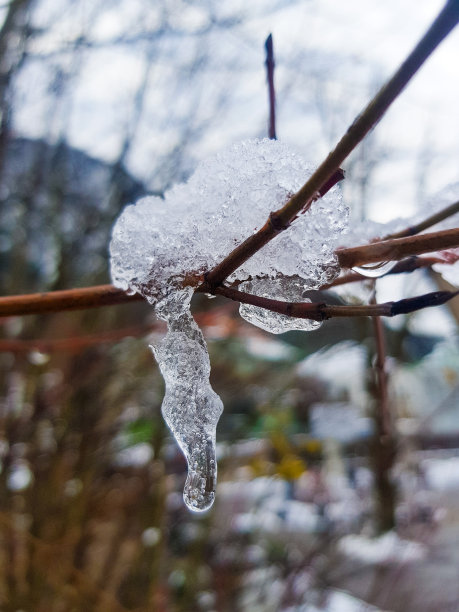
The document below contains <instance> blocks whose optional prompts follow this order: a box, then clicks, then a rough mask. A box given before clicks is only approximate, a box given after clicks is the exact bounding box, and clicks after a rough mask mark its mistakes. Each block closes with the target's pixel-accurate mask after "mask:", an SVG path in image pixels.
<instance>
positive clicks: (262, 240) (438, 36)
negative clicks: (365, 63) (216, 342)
mask: <svg viewBox="0 0 459 612" xmlns="http://www.w3.org/2000/svg"><path fill="white" fill-rule="evenodd" d="M458 21H459V0H449V1H448V2H447V3H446V5H445V6H444V8H443V9H442V10H441V11H440V13H439V15H438V16H437V18H436V19H435V21H434V22H433V23H432V25H431V26H430V28H429V29H428V31H427V32H426V34H425V35H424V36H423V37H422V39H421V40H420V42H419V43H418V44H417V45H416V47H415V48H414V50H413V51H412V52H411V53H410V55H409V56H408V57H407V59H406V60H405V61H404V62H403V64H402V65H401V66H400V68H399V69H398V70H397V71H396V73H395V74H394V75H393V77H392V78H391V79H390V80H389V81H388V82H387V83H386V84H385V85H384V86H383V87H382V89H380V91H379V92H378V93H377V94H376V96H375V97H374V98H373V100H371V102H370V103H369V104H368V106H367V107H366V108H365V109H364V111H363V112H362V113H361V114H360V115H359V116H358V117H357V118H356V119H355V121H354V123H353V124H352V125H351V126H350V127H349V129H348V130H347V132H346V133H345V134H344V136H343V137H342V138H341V140H340V141H339V142H338V144H337V145H336V147H335V149H334V150H333V151H332V152H331V153H330V154H329V155H328V157H327V158H326V159H325V161H324V162H322V164H321V165H320V166H319V167H318V168H317V170H316V171H315V172H314V173H313V174H312V176H311V177H310V178H309V180H308V181H307V182H306V183H305V185H303V187H302V188H301V189H300V190H299V191H298V192H297V193H296V194H295V195H294V196H292V198H290V200H289V201H288V202H287V203H286V204H285V205H284V206H283V207H282V208H280V209H279V210H277V211H275V212H273V213H271V215H270V216H269V218H268V220H267V221H266V223H265V224H264V225H263V227H262V228H261V229H260V230H259V231H258V232H256V233H255V234H252V235H251V236H249V237H248V238H247V239H246V240H245V241H244V242H242V243H241V244H240V245H238V246H237V247H236V248H235V249H234V250H233V251H232V252H231V253H230V254H229V255H228V256H227V257H226V258H225V259H224V260H223V261H222V262H220V264H218V265H217V266H216V267H215V268H214V269H213V270H211V271H210V272H208V273H207V275H206V278H205V282H204V286H205V290H206V291H211V290H212V289H213V288H215V287H217V286H218V285H220V284H221V283H222V282H223V281H224V280H225V279H226V278H227V277H228V276H229V275H230V274H231V273H232V272H234V271H235V270H237V268H239V267H240V266H241V265H242V264H243V263H244V262H245V261H247V259H249V257H251V256H252V255H254V253H256V252H257V251H259V250H260V249H261V248H262V247H263V246H264V245H265V244H267V243H268V242H269V241H270V240H272V239H273V238H275V237H276V236H277V235H278V234H279V233H280V232H282V231H283V230H285V229H287V227H288V226H289V224H290V223H291V221H292V219H294V217H295V216H296V215H297V214H298V213H299V212H300V211H301V210H307V209H308V207H309V206H310V205H311V203H312V202H313V200H314V198H315V197H316V194H317V193H318V192H319V191H320V190H321V189H322V187H323V185H324V184H325V183H326V182H327V181H328V180H329V179H330V177H331V176H332V175H333V173H334V172H336V170H337V169H338V168H339V166H340V165H341V164H342V163H343V161H344V160H345V159H346V158H347V157H348V155H349V154H350V153H351V152H352V151H353V150H354V149H355V148H356V146H357V145H358V144H359V143H360V142H361V141H362V140H363V138H364V137H365V136H366V134H368V132H369V131H370V130H371V129H372V128H373V127H374V126H375V125H376V124H377V123H378V121H379V120H380V119H381V117H382V116H383V115H384V113H385V112H386V111H387V109H388V108H389V106H390V105H391V104H392V102H393V101H394V100H395V99H396V98H397V97H398V95H399V94H400V93H401V91H402V90H403V89H404V87H405V86H406V85H407V83H408V82H409V81H410V80H411V78H412V77H413V76H414V74H415V73H416V72H417V71H418V69H419V68H420V67H421V66H422V64H423V63H424V62H425V61H426V59H427V58H428V57H429V55H430V54H431V53H432V52H433V51H434V50H435V49H436V47H437V46H438V45H439V44H440V42H441V41H442V40H443V39H444V38H445V37H446V36H447V35H448V34H449V32H451V30H452V29H453V28H454V27H455V26H456V25H457V23H458Z"/></svg>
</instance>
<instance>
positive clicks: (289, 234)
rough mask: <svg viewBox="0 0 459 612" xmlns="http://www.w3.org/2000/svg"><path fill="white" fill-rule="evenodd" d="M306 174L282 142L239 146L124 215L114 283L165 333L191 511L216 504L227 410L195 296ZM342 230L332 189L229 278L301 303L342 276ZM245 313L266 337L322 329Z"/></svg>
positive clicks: (161, 352) (168, 411) (170, 414)
mask: <svg viewBox="0 0 459 612" xmlns="http://www.w3.org/2000/svg"><path fill="white" fill-rule="evenodd" d="M313 170H314V168H313V167H312V166H310V165H309V164H307V163H306V162H304V161H303V160H302V159H301V158H300V157H299V156H298V155H297V154H295V153H293V152H291V151H290V150H289V149H288V148H287V147H286V146H285V145H283V144H281V143H279V142H277V141H270V140H262V141H258V140H253V141H247V142H242V143H240V144H236V145H234V146H232V147H231V148H230V149H229V150H227V151H225V152H223V153H221V154H220V155H217V156H216V157H214V158H213V159H210V160H208V161H206V162H203V163H202V164H201V165H200V166H199V167H198V169H197V170H196V172H195V173H194V174H193V176H192V177H191V178H190V180H189V181H188V182H187V183H186V184H182V185H178V186H176V187H174V188H173V189H171V190H170V191H168V192H167V193H166V194H165V196H164V199H161V198H157V197H147V198H142V199H141V200H139V201H138V202H137V203H136V204H135V205H131V206H127V207H126V208H125V210H124V211H123V213H122V214H121V216H120V217H119V219H118V221H117V222H116V224H115V227H114V229H113V235H112V241H111V244H110V254H111V273H112V279H113V282H114V284H115V285H116V286H117V287H120V288H122V289H124V290H126V291H129V292H133V293H134V292H138V293H141V294H142V295H143V296H145V297H146V298H147V299H148V300H149V301H150V303H152V304H154V305H155V310H156V314H157V316H159V317H160V318H162V319H164V320H165V321H166V322H167V325H168V332H167V334H166V336H165V337H164V338H163V339H162V340H161V341H160V342H158V343H157V344H155V346H153V347H152V348H153V352H154V354H155V357H156V359H157V361H158V364H159V367H160V369H161V373H162V375H163V377H164V380H165V383H166V394H165V397H164V401H163V405H162V411H163V415H164V417H165V419H166V422H167V424H168V426H169V427H170V429H171V430H172V432H173V433H174V435H175V437H176V438H177V441H178V443H179V445H180V447H181V449H182V450H183V452H184V454H185V456H186V459H187V462H188V478H187V481H186V485H185V490H184V499H185V502H186V504H187V506H188V507H189V508H191V509H192V510H195V511H202V510H206V509H207V508H209V507H210V506H211V505H212V502H213V500H214V496H215V484H216V474H217V467H216V461H215V429H216V425H217V421H218V418H219V416H220V414H221V412H222V408H223V406H222V403H221V400H220V398H219V397H218V396H217V394H216V393H215V392H214V391H213V390H212V388H211V387H210V384H209V372H210V364H209V357H208V353H207V347H206V345H205V342H204V338H203V336H202V334H201V331H200V330H199V328H198V326H197V325H196V323H195V321H194V319H193V317H192V316H191V313H190V301H191V297H192V293H193V287H195V286H196V285H198V284H199V282H200V281H201V279H202V276H203V274H204V273H205V272H206V271H208V270H210V269H211V268H212V267H214V266H215V265H216V264H218V263H219V262H220V261H221V260H222V259H223V258H224V257H225V256H227V255H228V254H229V253H230V252H231V251H232V250H233V249H234V247H235V246H236V245H238V244H240V243H241V242H242V241H243V240H244V239H245V238H247V236H249V235H250V234H251V233H252V232H255V231H256V230H257V229H259V228H260V227H261V226H262V225H263V224H264V223H265V221H266V219H267V218H268V215H269V213H270V212H272V211H275V210H277V209H279V208H280V207H281V206H283V205H284V204H285V203H286V202H287V200H288V199H289V197H290V196H291V195H292V194H293V193H295V192H296V191H298V189H300V187H301V186H302V185H303V184H304V182H305V181H306V180H307V178H308V177H309V176H310V175H311V174H312V172H313ZM346 223H347V208H346V207H345V206H344V204H343V202H342V199H341V195H340V192H339V189H338V188H337V187H333V188H332V189H331V190H330V191H329V192H328V194H326V196H324V197H323V198H320V199H319V200H317V201H316V202H314V204H313V205H312V207H311V209H310V210H309V211H307V212H306V213H304V214H300V215H299V216H298V218H297V219H296V220H295V221H294V223H293V224H292V227H290V228H289V229H288V231H286V232H283V233H282V234H280V235H279V236H278V237H276V238H275V239H274V240H273V241H271V242H270V243H269V244H268V245H266V246H265V247H264V248H263V249H262V250H261V251H259V252H258V253H256V254H255V255H254V256H253V257H251V258H250V259H249V260H248V261H247V262H245V263H244V264H243V265H242V266H241V267H240V268H239V269H238V270H236V271H235V272H234V273H233V274H232V275H231V277H230V279H229V280H230V281H236V280H239V281H246V283H245V284H244V285H243V288H245V289H246V290H253V291H254V292H255V293H259V294H260V295H265V296H267V297H272V298H276V299H281V300H285V301H292V300H293V301H305V300H304V298H303V293H304V291H305V290H307V289H314V288H317V287H319V286H320V285H321V284H323V283H326V282H329V281H330V280H332V279H333V278H334V277H335V276H336V275H337V274H338V271H339V270H338V265H337V260H336V257H335V255H334V249H335V247H336V246H337V241H338V237H339V236H340V234H341V233H342V232H343V231H344V230H345V228H346ZM282 277H295V279H294V280H293V279H290V281H288V280H287V279H285V278H283V279H282ZM241 314H242V316H244V317H245V318H246V319H247V320H249V321H250V322H252V323H254V324H255V325H258V326H259V327H262V328H263V329H266V330H268V331H271V332H273V333H281V332H283V331H287V330H289V329H303V330H310V329H314V328H316V327H317V326H318V323H316V322H314V321H305V320H301V319H296V320H295V319H290V318H288V317H285V316H282V315H278V314H276V313H270V312H267V311H266V312H264V311H262V309H260V308H253V307H250V306H246V307H243V308H242V309H241Z"/></svg>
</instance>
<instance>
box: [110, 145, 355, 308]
mask: <svg viewBox="0 0 459 612" xmlns="http://www.w3.org/2000/svg"><path fill="white" fill-rule="evenodd" d="M313 170H314V168H313V167H312V166H311V165H310V164H308V163H306V162H305V161H303V160H302V159H301V157H300V156H299V155H297V154H296V153H293V152H292V151H291V150H290V149H289V148H288V147H287V146H286V145H284V144H282V143H280V142H278V141H272V140H261V141H259V140H251V141H246V142H242V143H239V144H235V145H233V146H232V147H231V148H230V149H228V150H226V151H224V152H222V153H220V154H219V155H217V156H216V157H214V158H212V159H210V160H208V161H205V162H203V163H201V164H200V165H199V167H198V168H197V170H196V172H195V173H194V174H193V176H192V177H191V178H190V179H189V181H188V182H187V183H185V184H182V185H177V186H176V187H174V188H173V189H171V190H170V191H168V192H167V193H166V194H165V197H164V200H163V199H161V198H157V197H146V198H143V199H141V200H139V201H138V202H137V204H135V205H131V206H128V207H126V209H125V210H124V211H123V213H122V215H121V217H120V218H119V219H118V221H117V223H116V225H115V227H114V230H113V238H112V242H111V246H110V251H111V257H112V261H111V266H112V268H111V269H112V278H113V282H114V283H115V285H116V286H118V287H121V288H123V289H126V290H131V291H136V292H139V293H142V294H143V295H145V296H146V297H147V298H148V299H149V300H150V301H151V302H156V301H157V299H158V297H159V296H161V295H165V294H167V293H169V292H170V291H171V290H173V289H174V288H179V287H181V286H182V282H183V280H184V277H185V275H186V274H187V275H193V276H195V277H196V276H199V275H202V274H203V273H204V272H206V271H208V270H210V269H211V268H212V267H214V266H215V265H216V264H218V263H219V262H220V261H221V260H222V259H223V258H224V257H226V256H227V255H228V254H229V253H230V252H231V251H232V250H233V249H234V247H235V246H236V245H238V244H240V243H241V242H242V241H243V240H244V239H245V238H247V236H249V235H250V234H251V233H252V232H254V231H255V230H257V229H259V228H260V227H261V226H262V225H263V224H264V222H265V221H266V219H267V218H268V215H269V213H270V212H272V211H275V210H277V209H278V208H280V207H281V206H283V205H284V204H285V203H286V201H287V200H288V199H289V197H290V196H291V195H292V194H293V193H295V192H296V191H298V189H300V187H301V186H302V185H303V183H304V182H305V181H306V179H307V178H308V177H309V176H310V175H311V173H312V172H313ZM346 225H347V208H346V207H345V206H344V204H343V202H342V199H341V194H340V191H339V188H338V187H334V188H333V189H331V190H330V191H329V193H328V194H327V195H326V196H324V197H323V198H320V199H319V200H318V201H317V202H315V203H314V204H313V206H312V207H311V209H310V210H309V211H308V212H307V213H305V214H300V215H299V216H298V218H297V219H296V220H295V221H294V223H293V224H292V227H290V228H289V230H288V231H286V232H282V233H281V234H280V235H279V236H278V237H276V238H275V239H274V240H272V241H271V242H270V243H269V244H267V245H266V246H265V247H264V248H263V249H261V251H259V252H258V253H256V254H255V255H254V256H253V257H251V258H250V259H249V260H248V261H247V262H245V263H244V264H243V265H242V266H241V267H240V268H239V269H238V270H236V271H235V272H234V274H233V275H232V276H231V277H230V281H232V280H246V279H247V278H248V277H249V276H251V277H256V276H260V275H262V276H268V277H275V276H277V275H279V274H281V275H283V276H295V275H296V276H299V277H300V278H301V279H303V281H304V284H305V288H308V289H313V288H316V287H318V286H320V285H321V284H323V283H324V282H328V281H329V280H330V277H331V276H332V277H333V276H335V275H336V274H337V272H338V270H337V263H336V258H335V255H334V253H333V251H334V248H335V247H336V246H337V243H338V238H339V236H340V234H341V233H342V232H343V230H344V229H345V228H346ZM197 283H198V280H197V279H196V281H195V284H197Z"/></svg>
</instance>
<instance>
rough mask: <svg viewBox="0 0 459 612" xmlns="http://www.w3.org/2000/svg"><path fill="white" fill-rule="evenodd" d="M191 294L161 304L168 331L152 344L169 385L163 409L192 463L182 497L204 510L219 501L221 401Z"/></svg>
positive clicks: (191, 506) (175, 295)
mask: <svg viewBox="0 0 459 612" xmlns="http://www.w3.org/2000/svg"><path fill="white" fill-rule="evenodd" d="M191 296H192V290H191V289H187V290H184V291H180V292H175V293H173V294H172V295H171V296H169V297H168V298H166V299H164V300H162V301H161V302H159V303H158V304H157V306H156V314H157V315H158V316H159V317H160V318H162V319H164V320H165V321H166V322H167V327H168V331H167V334H166V336H165V337H164V338H163V339H162V340H160V341H159V342H158V343H157V344H156V345H154V346H152V347H151V348H152V350H153V353H154V355H155V357H156V360H157V361H158V364H159V367H160V370H161V374H162V375H163V377H164V380H165V383H166V393H165V396H164V400H163V403H162V408H161V409H162V413H163V416H164V419H165V421H166V423H167V425H168V426H169V428H170V429H171V431H172V433H173V434H174V436H175V438H176V440H177V442H178V444H179V446H180V448H181V449H182V451H183V454H184V455H185V458H186V460H187V463H188V477H187V479H186V483H185V489H184V491H183V499H184V501H185V504H186V505H187V506H188V508H189V509H190V510H193V511H195V512H203V511H204V510H207V509H208V508H210V507H211V506H212V504H213V502H214V499H215V487H216V483H217V461H216V455H215V437H216V427H217V422H218V419H219V417H220V415H221V413H222V411H223V404H222V401H221V399H220V398H219V396H218V395H217V394H216V393H215V391H214V390H213V389H212V387H211V386H210V383H209V374H210V362H209V355H208V352H207V347H206V344H205V341H204V337H203V335H202V333H201V330H200V329H199V327H198V326H197V324H196V322H195V320H194V319H193V317H192V315H191V312H190V300H191Z"/></svg>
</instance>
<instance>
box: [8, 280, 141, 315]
mask: <svg viewBox="0 0 459 612" xmlns="http://www.w3.org/2000/svg"><path fill="white" fill-rule="evenodd" d="M139 300H143V297H142V296H141V295H138V294H136V295H128V294H127V293H126V292H125V291H123V290H122V289H118V288H117V287H114V286H113V285H98V286H95V287H83V288H81V289H66V290H64V291H51V292H49V293H31V294H27V295H11V296H8V297H2V298H0V316H1V317H8V316H13V315H28V314H41V313H45V312H60V311H61V310H85V309H86V308H98V307H99V306H114V305H116V304H125V303H127V302H135V301H139Z"/></svg>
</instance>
